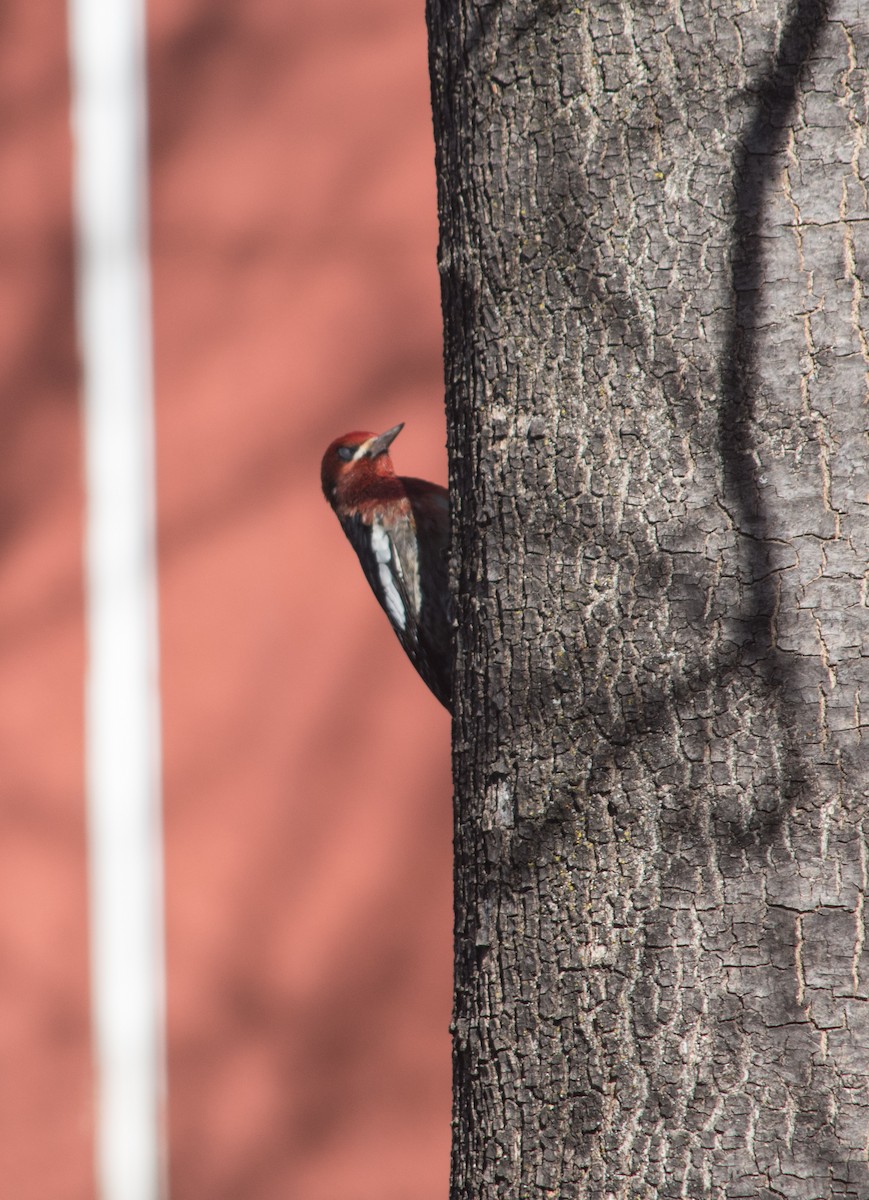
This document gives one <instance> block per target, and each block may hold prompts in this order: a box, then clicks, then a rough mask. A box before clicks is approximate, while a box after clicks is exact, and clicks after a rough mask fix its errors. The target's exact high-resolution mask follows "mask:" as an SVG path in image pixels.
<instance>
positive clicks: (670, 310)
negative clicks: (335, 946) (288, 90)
mask: <svg viewBox="0 0 869 1200" xmlns="http://www.w3.org/2000/svg"><path fill="white" fill-rule="evenodd" d="M428 20H429V29H430V45H431V70H432V86H433V105H434V121H435V134H436V145H437V164H438V183H439V207H440V219H441V246H440V266H441V272H442V282H443V307H444V318H445V365H446V380H447V409H448V424H449V448H450V460H451V484H452V489H453V497H454V500H453V503H454V564H453V566H454V576H455V579H456V582H457V589H458V614H459V620H458V631H457V686H456V691H457V693H458V695H457V715H456V721H455V732H454V767H455V778H456V801H457V810H456V811H457V815H456V1001H455V1016H454V1022H455V1029H454V1057H455V1113H454V1127H455V1132H454V1153H453V1182H452V1195H453V1197H454V1200H470V1198H471V1197H473V1198H474V1200H490V1198H493V1197H510V1198H516V1200H519V1198H523V1200H524V1198H525V1197H538V1196H539V1197H559V1198H562V1197H564V1198H570V1197H583V1198H588V1200H598V1198H600V1200H604V1198H606V1200H627V1198H628V1197H630V1198H632V1200H638V1198H643V1200H662V1198H665V1197H666V1198H669V1197H674V1198H675V1197H687V1198H689V1200H700V1198H704V1200H705V1198H706V1197H715V1198H716V1200H719V1198H721V1200H723V1198H725V1197H726V1198H728V1200H730V1198H733V1200H736V1198H737V1197H741V1198H751V1200H755V1198H756V1200H772V1198H773V1197H786V1198H787V1200H830V1198H831V1197H836V1198H838V1197H853V1198H855V1200H858V1198H860V1200H866V1198H867V1197H869V1169H867V1146H869V946H867V945H866V943H865V932H864V930H865V924H864V898H865V894H866V889H867V843H866V833H867V828H866V824H867V804H866V797H867V792H869V762H867V746H869V730H867V721H869V715H867V714H869V635H867V626H869V609H867V586H869V576H867V564H869V506H867V502H869V470H867V463H869V443H867V425H869V420H867V414H869V407H867V403H869V374H867V371H869V337H867V330H869V298H867V293H866V287H867V278H869V148H867V128H869V16H867V10H866V8H865V0H833V2H831V3H830V4H824V3H819V2H818V0H797V2H796V3H790V4H786V3H783V2H780V0H779V2H777V0H754V2H751V0H746V2H745V3H744V4H736V5H735V4H731V3H728V4H724V3H717V4H716V3H714V2H713V0H681V2H680V0H669V2H659V0H647V2H643V0H634V2H633V3H628V2H622V3H619V2H615V0H595V2H594V3H591V4H572V3H558V2H557V0H534V2H532V0H489V2H488V3H484V2H482V0H429V3H428Z"/></svg>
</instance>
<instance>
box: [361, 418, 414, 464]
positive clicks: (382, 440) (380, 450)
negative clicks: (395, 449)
mask: <svg viewBox="0 0 869 1200" xmlns="http://www.w3.org/2000/svg"><path fill="white" fill-rule="evenodd" d="M402 429H404V421H402V422H401V424H400V425H393V427H392V428H391V429H387V431H386V433H381V434H378V436H377V437H375V438H372V439H371V440H370V441H369V443H368V445H367V446H366V447H365V457H366V458H377V456H378V455H380V454H385V453H386V451H387V450H388V449H389V447H390V446H391V445H392V443H393V442H394V441H395V439H396V438H397V437H398V435H399V434H400V433H401V431H402Z"/></svg>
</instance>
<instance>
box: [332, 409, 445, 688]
mask: <svg viewBox="0 0 869 1200" xmlns="http://www.w3.org/2000/svg"><path fill="white" fill-rule="evenodd" d="M403 428H404V423H403V422H402V424H400V425H395V426H393V428H392V429H387V431H386V433H381V434H376V433H345V434H344V436H343V437H339V438H336V439H335V441H334V442H332V444H331V445H330V446H329V449H328V450H327V451H326V453H325V454H324V455H323V464H322V467H321V469H320V478H321V481H322V484H323V494H324V495H325V497H326V499H327V500H328V501H329V503H330V504H331V505H332V508H333V509H334V511H335V514H336V516H337V517H338V520H339V521H340V522H341V526H342V528H343V530H344V532H345V533H346V534H347V537H348V538H349V539H350V543H351V545H352V546H353V549H354V550H355V551H356V553H357V554H358V556H359V561H360V562H361V564H362V570H363V571H364V572H365V578H366V579H367V580H368V582H369V583H370V585H371V588H372V591H373V592H374V594H375V596H376V597H377V599H378V601H379V602H380V605H381V607H382V608H383V609H384V611H385V612H386V615H387V616H388V617H389V620H390V623H391V625H392V628H393V629H394V630H395V632H396V634H397V635H398V640H399V641H400V642H401V644H402V646H403V647H404V649H405V652H406V653H407V656H408V658H409V659H410V661H411V662H412V663H413V665H414V666H415V667H416V669H417V671H419V673H420V675H421V676H422V677H423V679H424V680H425V682H426V683H427V684H428V686H429V687H430V688H431V690H432V691H433V692H434V694H435V695H436V696H437V698H438V700H440V702H441V704H443V705H444V706H445V707H446V708H449V707H450V703H451V699H452V679H451V676H452V661H451V655H450V639H451V634H450V625H451V619H450V609H451V606H450V596H449V585H448V565H447V556H448V552H449V540H450V508H449V496H448V493H447V489H446V488H443V487H440V486H439V485H438V484H436V483H426V482H425V481H424V480H422V479H409V478H407V477H406V476H403V475H396V473H395V468H394V467H393V465H392V460H391V459H390V457H389V447H390V446H391V445H392V443H393V442H394V441H395V439H396V438H397V437H398V435H399V434H400V433H401V431H402V429H403Z"/></svg>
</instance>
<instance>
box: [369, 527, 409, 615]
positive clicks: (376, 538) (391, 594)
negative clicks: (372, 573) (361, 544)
mask: <svg viewBox="0 0 869 1200" xmlns="http://www.w3.org/2000/svg"><path fill="white" fill-rule="evenodd" d="M371 548H372V550H373V551H374V557H375V559H376V561H377V577H378V579H379V580H380V586H381V588H382V589H383V599H384V600H385V601H386V611H387V612H388V613H389V619H390V620H391V621H392V623H393V625H395V626H396V627H397V628H398V629H402V630H403V629H405V628H406V627H407V613H406V612H405V609H404V603H403V602H402V599H401V593H400V592H399V590H398V587H397V586H396V582H395V576H394V575H393V570H395V571H397V572H400V571H401V566H400V564H399V563H398V561H397V560H393V556H392V546H391V545H390V542H389V535H388V534H387V533H386V531H385V530H384V528H383V526H382V525H380V524H379V523H378V522H377V521H372V523H371ZM393 562H394V567H393Z"/></svg>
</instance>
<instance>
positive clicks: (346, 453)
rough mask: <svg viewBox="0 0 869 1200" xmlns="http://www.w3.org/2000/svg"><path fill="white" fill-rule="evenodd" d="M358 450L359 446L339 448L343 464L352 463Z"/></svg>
mask: <svg viewBox="0 0 869 1200" xmlns="http://www.w3.org/2000/svg"><path fill="white" fill-rule="evenodd" d="M358 449H359V447H358V446H339V447H338V457H339V458H340V459H341V462H351V461H352V459H353V456H354V455H355V453H356V451H357V450H358Z"/></svg>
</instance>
